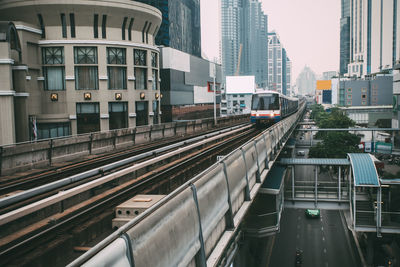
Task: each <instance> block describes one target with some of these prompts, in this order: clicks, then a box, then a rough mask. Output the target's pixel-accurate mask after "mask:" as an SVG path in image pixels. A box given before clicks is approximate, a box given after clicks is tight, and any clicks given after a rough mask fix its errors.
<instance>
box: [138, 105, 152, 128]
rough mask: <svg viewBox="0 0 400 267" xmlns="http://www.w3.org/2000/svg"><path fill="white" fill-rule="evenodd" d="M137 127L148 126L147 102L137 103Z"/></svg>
mask: <svg viewBox="0 0 400 267" xmlns="http://www.w3.org/2000/svg"><path fill="white" fill-rule="evenodd" d="M135 104H136V105H135V106H136V126H141V125H147V124H148V115H149V111H148V102H147V101H136V103H135Z"/></svg>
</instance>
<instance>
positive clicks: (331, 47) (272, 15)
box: [200, 0, 341, 84]
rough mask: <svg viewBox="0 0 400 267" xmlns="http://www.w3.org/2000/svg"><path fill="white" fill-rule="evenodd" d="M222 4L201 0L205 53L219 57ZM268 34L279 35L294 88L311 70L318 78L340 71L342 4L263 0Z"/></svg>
mask: <svg viewBox="0 0 400 267" xmlns="http://www.w3.org/2000/svg"><path fill="white" fill-rule="evenodd" d="M219 2H220V0H201V1H200V6H201V28H202V29H201V31H202V35H201V39H202V44H201V45H202V50H203V53H204V54H205V55H206V56H207V57H208V58H209V59H211V60H212V59H214V57H216V58H218V57H219V40H220V31H221V30H220V27H221V26H220V25H221V23H220V12H219ZM261 2H262V8H263V11H264V14H267V15H268V31H273V30H275V32H276V33H277V34H278V35H279V37H280V40H281V43H282V44H283V46H284V47H285V49H286V51H287V54H288V56H289V58H290V60H291V61H292V67H293V70H292V73H293V74H292V84H294V83H295V82H296V78H297V76H298V75H299V73H300V72H301V70H302V69H303V68H304V66H306V65H307V66H309V67H310V68H311V69H312V70H313V71H314V72H316V73H317V74H322V72H324V71H338V70H339V54H340V53H339V51H340V2H341V1H340V0H279V1H277V0H261Z"/></svg>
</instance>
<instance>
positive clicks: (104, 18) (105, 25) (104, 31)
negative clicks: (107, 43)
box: [101, 15, 107, 39]
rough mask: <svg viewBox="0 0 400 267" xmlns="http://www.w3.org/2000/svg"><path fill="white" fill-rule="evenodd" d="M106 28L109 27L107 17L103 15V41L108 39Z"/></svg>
mask: <svg viewBox="0 0 400 267" xmlns="http://www.w3.org/2000/svg"><path fill="white" fill-rule="evenodd" d="M106 27H107V15H103V21H102V22H101V37H102V38H103V39H105V38H107V34H106V33H107V32H106Z"/></svg>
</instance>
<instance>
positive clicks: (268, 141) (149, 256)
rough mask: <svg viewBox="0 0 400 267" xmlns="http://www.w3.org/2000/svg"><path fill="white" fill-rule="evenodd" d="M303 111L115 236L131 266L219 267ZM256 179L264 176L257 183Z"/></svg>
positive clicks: (86, 259) (88, 257) (94, 257)
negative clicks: (124, 242) (274, 154)
mask: <svg viewBox="0 0 400 267" xmlns="http://www.w3.org/2000/svg"><path fill="white" fill-rule="evenodd" d="M302 111H303V110H301V111H299V112H298V113H296V114H295V115H293V116H291V117H289V118H287V119H285V120H284V121H281V122H279V123H278V124H276V125H274V126H273V127H272V129H269V130H267V131H264V133H263V134H262V135H261V136H259V137H257V138H256V139H254V140H252V141H249V142H248V143H247V144H244V145H243V146H242V147H240V148H238V149H236V150H235V151H233V152H231V153H230V154H229V155H227V156H225V157H224V158H223V159H222V160H221V161H219V162H217V163H215V164H214V165H213V166H211V167H210V168H208V169H207V170H205V171H203V172H202V173H200V174H199V175H197V176H196V177H194V178H192V179H191V180H190V181H188V182H187V183H185V184H184V185H182V186H181V187H179V188H178V189H176V190H175V191H174V192H172V193H171V194H169V195H167V196H166V197H164V198H163V199H162V200H161V201H160V202H158V203H157V204H155V205H154V206H153V207H151V208H150V209H149V210H147V211H146V212H145V213H144V214H141V215H139V216H138V217H136V218H135V219H134V220H132V221H130V222H129V223H127V224H126V225H124V226H123V227H122V228H120V229H119V230H117V232H116V233H114V234H113V235H114V236H115V237H117V236H121V235H124V234H125V233H126V234H128V236H129V240H128V243H129V245H128V246H127V247H129V246H131V247H132V252H131V254H129V255H131V256H132V257H131V260H132V263H134V264H135V266H187V265H190V264H194V266H216V265H218V262H219V259H221V257H222V254H223V253H224V250H225V249H226V246H228V244H229V239H230V238H232V237H233V236H234V232H235V230H236V229H237V228H238V227H239V225H240V223H241V221H242V220H243V218H244V216H245V214H246V212H247V211H248V209H249V207H250V204H251V202H252V201H253V200H254V198H255V196H256V194H257V192H258V189H259V188H260V186H261V184H262V183H263V182H264V181H265V178H266V176H267V173H268V171H269V169H268V167H269V166H271V164H269V166H268V165H266V160H269V156H268V155H269V152H271V151H273V150H275V151H279V150H280V149H281V148H282V145H283V143H285V142H286V140H287V138H288V137H289V133H290V132H291V129H293V126H294V125H295V122H296V120H298V119H299V116H300V115H301V114H302ZM192 124H193V123H192ZM192 124H191V125H192ZM194 125H196V123H194ZM278 146H279V147H280V148H278ZM257 173H259V174H261V173H262V175H260V176H259V177H257ZM253 181H254V182H253ZM118 231H119V232H118ZM113 240H115V239H114V238H109V239H107V240H105V241H103V242H102V244H99V245H98V247H105V248H103V249H97V251H96V249H92V250H91V251H89V252H88V253H86V254H84V255H83V256H81V257H80V258H78V259H77V260H76V261H74V262H73V263H72V264H71V265H70V266H79V265H81V264H82V263H86V264H85V266H96V264H95V263H96V262H99V261H98V259H99V258H102V257H105V255H107V254H105V253H109V249H107V248H108V247H110V246H114V247H115V245H114V244H113V243H112V241H113ZM125 250H126V249H125V248H120V250H119V251H114V252H113V253H114V254H118V255H122V252H125ZM155 255H157V256H156V257H155ZM109 256H110V257H115V255H109ZM128 258H129V257H128ZM114 266H115V265H114Z"/></svg>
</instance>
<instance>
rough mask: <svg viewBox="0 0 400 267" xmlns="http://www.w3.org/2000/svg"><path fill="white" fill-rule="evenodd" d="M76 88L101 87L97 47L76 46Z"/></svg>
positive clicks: (91, 88)
mask: <svg viewBox="0 0 400 267" xmlns="http://www.w3.org/2000/svg"><path fill="white" fill-rule="evenodd" d="M74 63H75V64H76V65H75V89H77V90H97V89H98V88H99V79H98V70H97V48H96V47H74Z"/></svg>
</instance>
